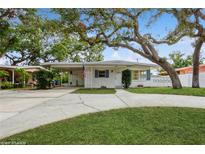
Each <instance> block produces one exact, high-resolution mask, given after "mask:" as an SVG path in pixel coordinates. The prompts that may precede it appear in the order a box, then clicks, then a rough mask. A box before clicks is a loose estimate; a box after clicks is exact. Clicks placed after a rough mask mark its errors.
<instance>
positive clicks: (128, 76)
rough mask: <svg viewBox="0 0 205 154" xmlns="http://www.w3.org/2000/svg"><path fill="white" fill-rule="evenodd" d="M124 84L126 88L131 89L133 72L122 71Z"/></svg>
mask: <svg viewBox="0 0 205 154" xmlns="http://www.w3.org/2000/svg"><path fill="white" fill-rule="evenodd" d="M122 84H123V87H124V88H129V86H130V84H131V71H130V70H128V69H127V70H124V71H122Z"/></svg>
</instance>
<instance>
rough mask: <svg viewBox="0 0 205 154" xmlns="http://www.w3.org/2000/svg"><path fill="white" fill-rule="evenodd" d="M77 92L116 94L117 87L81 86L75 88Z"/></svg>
mask: <svg viewBox="0 0 205 154" xmlns="http://www.w3.org/2000/svg"><path fill="white" fill-rule="evenodd" d="M73 93H75V94H115V93H116V91H115V89H112V88H92V89H91V88H81V89H77V90H75V91H74V92H73Z"/></svg>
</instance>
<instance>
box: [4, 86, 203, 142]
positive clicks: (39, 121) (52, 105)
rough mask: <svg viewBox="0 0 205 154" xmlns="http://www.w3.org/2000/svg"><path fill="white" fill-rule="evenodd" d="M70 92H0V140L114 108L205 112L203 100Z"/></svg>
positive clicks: (148, 95)
mask: <svg viewBox="0 0 205 154" xmlns="http://www.w3.org/2000/svg"><path fill="white" fill-rule="evenodd" d="M73 90H74V89H53V90H20V91H13V90H9V91H0V138H3V137H6V136H10V135H13V134H16V133H18V132H22V131H25V130H28V129H31V128H35V127H38V126H40V125H43V124H47V123H51V122H55V121H59V120H62V119H66V118H71V117H75V116H78V115H81V114H86V113H92V112H99V111H105V110H110V109H116V108H126V107H143V106H175V107H196V108H205V97H194V96H176V95H160V94H133V93H129V92H126V91H124V90H117V93H116V94H71V93H70V92H72V91H73Z"/></svg>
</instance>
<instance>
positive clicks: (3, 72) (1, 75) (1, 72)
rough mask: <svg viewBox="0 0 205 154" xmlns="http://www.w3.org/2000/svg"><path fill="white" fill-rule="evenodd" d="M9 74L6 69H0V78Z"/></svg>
mask: <svg viewBox="0 0 205 154" xmlns="http://www.w3.org/2000/svg"><path fill="white" fill-rule="evenodd" d="M7 76H9V73H8V72H7V71H4V70H0V78H4V77H7Z"/></svg>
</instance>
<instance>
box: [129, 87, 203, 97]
mask: <svg viewBox="0 0 205 154" xmlns="http://www.w3.org/2000/svg"><path fill="white" fill-rule="evenodd" d="M127 91H129V92H132V93H140V94H144V93H145V94H174V95H189V96H205V88H182V89H173V88H171V87H163V88H129V89H127Z"/></svg>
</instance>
